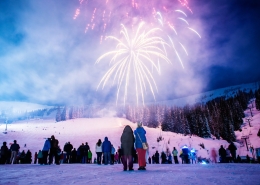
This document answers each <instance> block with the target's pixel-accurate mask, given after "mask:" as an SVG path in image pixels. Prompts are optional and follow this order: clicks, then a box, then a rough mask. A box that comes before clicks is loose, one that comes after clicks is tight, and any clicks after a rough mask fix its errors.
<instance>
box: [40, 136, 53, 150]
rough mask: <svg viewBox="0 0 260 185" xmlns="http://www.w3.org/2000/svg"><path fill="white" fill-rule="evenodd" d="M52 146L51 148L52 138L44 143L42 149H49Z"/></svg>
mask: <svg viewBox="0 0 260 185" xmlns="http://www.w3.org/2000/svg"><path fill="white" fill-rule="evenodd" d="M50 148H51V142H50V140H48V139H47V140H46V141H45V143H44V145H43V149H42V151H49V150H50Z"/></svg>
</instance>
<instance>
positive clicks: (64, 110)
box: [61, 106, 69, 121]
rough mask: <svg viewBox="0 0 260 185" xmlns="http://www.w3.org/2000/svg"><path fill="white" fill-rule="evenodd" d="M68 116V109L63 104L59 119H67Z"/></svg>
mask: <svg viewBox="0 0 260 185" xmlns="http://www.w3.org/2000/svg"><path fill="white" fill-rule="evenodd" d="M68 118H69V116H68V111H67V107H66V106H65V107H64V109H63V111H62V113H61V121H66V120H68Z"/></svg>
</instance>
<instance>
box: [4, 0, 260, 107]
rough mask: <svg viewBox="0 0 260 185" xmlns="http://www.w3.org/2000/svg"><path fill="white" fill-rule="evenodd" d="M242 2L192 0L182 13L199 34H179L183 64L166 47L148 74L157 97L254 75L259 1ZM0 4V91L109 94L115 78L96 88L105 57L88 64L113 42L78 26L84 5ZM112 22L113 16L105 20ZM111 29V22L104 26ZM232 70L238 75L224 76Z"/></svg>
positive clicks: (28, 96) (61, 97)
mask: <svg viewBox="0 0 260 185" xmlns="http://www.w3.org/2000/svg"><path fill="white" fill-rule="evenodd" d="M199 3H200V4H199ZM241 6H243V4H239V5H236V4H234V2H233V1H232V2H231V3H230V4H227V2H226V3H224V4H223V3H221V2H220V3H212V2H206V1H197V2H195V1H194V2H191V7H192V9H193V10H194V14H193V15H189V21H190V23H192V26H193V27H194V28H196V30H198V32H199V33H200V34H201V35H202V39H197V38H196V36H194V35H191V34H190V33H189V34H187V35H188V37H189V38H187V40H185V39H184V40H182V42H183V43H184V44H185V46H186V47H187V49H188V52H189V56H188V57H184V60H183V62H184V64H185V65H184V66H185V69H184V70H183V69H181V66H180V63H179V62H178V61H177V60H176V57H174V55H173V54H171V51H170V52H169V55H171V56H172V57H173V58H172V59H173V61H174V62H173V64H172V65H171V66H169V65H164V64H163V65H162V67H163V68H164V70H163V73H162V74H161V75H157V74H154V75H155V78H156V80H157V84H158V89H159V93H158V94H157V95H156V98H157V100H158V101H159V100H166V99H173V98H176V97H182V96H187V95H190V94H195V93H198V92H200V91H203V90H210V89H213V88H219V87H223V86H226V85H233V83H234V84H237V83H240V82H251V81H255V80H259V79H260V77H259V75H258V74H257V73H256V72H254V70H253V71H251V73H250V75H247V73H248V72H245V70H249V69H251V68H252V66H254V67H259V64H258V63H259V62H258V61H259V59H260V56H259V54H258V53H259V52H256V51H258V50H259V42H258V41H259V39H260V38H259V36H257V34H256V33H258V31H259V21H258V20H257V19H256V18H254V17H257V15H258V13H257V10H259V6H258V5H257V6H252V7H251V5H247V7H246V8H247V9H246V8H241ZM0 7H1V8H0V32H1V35H0V45H1V47H0V89H1V90H0V99H2V100H26V101H32V102H40V103H44V102H48V103H52V104H63V103H68V104H75V103H93V102H99V103H109V102H115V92H116V91H115V89H116V87H115V86H112V87H111V86H107V87H106V88H104V90H103V91H101V90H98V91H97V90H96V88H97V85H98V82H99V80H100V79H101V77H102V75H104V73H105V72H106V70H107V69H108V65H107V64H106V63H104V64H101V65H95V64H94V63H95V60H96V59H97V58H98V56H100V55H101V54H103V53H104V51H105V50H107V49H108V50H109V49H110V50H111V49H113V48H112V47H111V45H109V44H108V45H106V44H102V45H100V44H99V39H100V37H99V35H97V34H95V32H91V33H88V34H84V30H85V27H86V21H85V20H84V18H85V17H84V16H83V15H85V13H86V12H81V15H82V16H79V17H78V18H77V19H76V20H73V15H74V13H75V10H76V8H77V7H78V1H69V0H60V1H51V0H47V1H32V0H31V1H30V0H28V1H15V2H14V1H1V6H0ZM219 12H222V13H219ZM250 12H253V13H252V15H251V13H250ZM117 13H118V12H117ZM258 17H259V16H258ZM251 21H252V22H251ZM116 24H118V20H115V21H114V22H113V24H112V25H116ZM183 31H185V30H183ZM117 33H118V29H116V30H113V32H112V33H111V34H117ZM244 69H245V70H244ZM237 73H239V74H240V78H236V79H235V78H232V77H231V76H230V74H234V75H235V74H237ZM219 74H221V77H222V78H219ZM227 81H230V83H227ZM150 96H151V94H149V93H148V94H147V98H146V99H147V100H149V101H150V100H152V98H151V97H150Z"/></svg>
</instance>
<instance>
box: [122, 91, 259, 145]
mask: <svg viewBox="0 0 260 185" xmlns="http://www.w3.org/2000/svg"><path fill="white" fill-rule="evenodd" d="M253 97H254V93H253V92H252V91H250V92H249V93H247V92H243V91H237V93H236V94H235V95H234V97H229V98H226V97H220V98H216V99H214V100H211V101H209V102H207V103H205V104H196V105H193V106H190V105H186V106H184V107H176V106H173V107H172V106H164V105H149V106H139V107H136V106H128V107H127V108H126V118H127V119H128V120H130V121H132V122H137V121H142V122H143V124H144V125H145V126H148V127H152V128H156V127H158V126H161V128H162V130H163V131H171V132H176V133H181V134H184V135H197V136H199V137H203V138H210V137H212V135H213V136H215V137H216V138H217V139H220V138H223V139H225V140H227V141H235V140H236V137H235V133H234V131H236V130H239V129H240V127H241V125H242V124H243V119H242V118H244V110H245V109H247V106H248V101H249V100H250V99H251V98H253Z"/></svg>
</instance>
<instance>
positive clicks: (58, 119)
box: [56, 107, 61, 122]
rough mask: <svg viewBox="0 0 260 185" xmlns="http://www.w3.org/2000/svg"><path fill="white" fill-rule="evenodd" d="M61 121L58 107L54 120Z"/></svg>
mask: <svg viewBox="0 0 260 185" xmlns="http://www.w3.org/2000/svg"><path fill="white" fill-rule="evenodd" d="M60 121H61V112H60V107H58V108H57V113H56V122H60Z"/></svg>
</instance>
